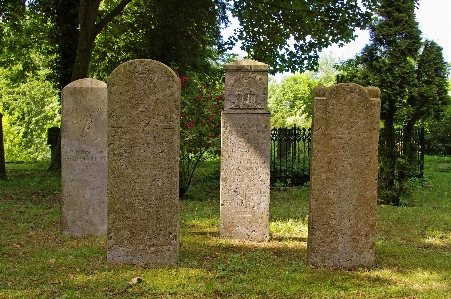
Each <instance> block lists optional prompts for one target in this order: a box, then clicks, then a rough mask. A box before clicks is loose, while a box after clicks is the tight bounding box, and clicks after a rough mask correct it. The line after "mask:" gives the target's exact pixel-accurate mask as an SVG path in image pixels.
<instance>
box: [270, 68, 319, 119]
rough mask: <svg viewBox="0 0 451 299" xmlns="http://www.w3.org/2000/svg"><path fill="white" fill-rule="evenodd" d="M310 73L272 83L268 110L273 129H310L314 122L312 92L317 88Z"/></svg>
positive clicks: (287, 77)
mask: <svg viewBox="0 0 451 299" xmlns="http://www.w3.org/2000/svg"><path fill="white" fill-rule="evenodd" d="M316 84H317V83H316V82H315V80H314V79H313V78H312V76H311V74H310V73H304V74H299V73H298V74H294V75H290V76H286V77H284V78H283V79H282V80H281V82H280V83H270V85H269V91H268V109H269V111H270V112H271V127H272V128H291V127H292V126H293V125H296V126H297V127H301V128H303V127H310V125H311V122H312V90H313V88H314V87H315V86H316Z"/></svg>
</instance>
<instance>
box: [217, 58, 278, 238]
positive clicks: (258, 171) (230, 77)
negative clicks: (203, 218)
mask: <svg viewBox="0 0 451 299" xmlns="http://www.w3.org/2000/svg"><path fill="white" fill-rule="evenodd" d="M224 71H225V84H226V98H225V104H224V111H223V112H222V118H221V180H220V181H221V183H220V186H221V187H220V189H221V191H220V197H221V198H220V205H221V206H220V235H221V237H222V238H231V239H244V240H248V241H257V242H261V241H265V240H267V239H268V238H269V193H270V189H269V184H270V180H269V178H270V177H269V176H270V152H271V150H270V146H271V141H270V138H271V130H270V124H269V118H270V114H269V112H268V109H267V108H268V105H267V100H268V65H266V64H263V63H260V62H257V61H253V60H248V59H245V60H241V61H237V62H232V63H229V64H226V65H225V66H224Z"/></svg>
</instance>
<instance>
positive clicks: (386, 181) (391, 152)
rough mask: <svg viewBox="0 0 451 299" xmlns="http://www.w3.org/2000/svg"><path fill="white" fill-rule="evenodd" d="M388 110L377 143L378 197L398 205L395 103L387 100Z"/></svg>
mask: <svg viewBox="0 0 451 299" xmlns="http://www.w3.org/2000/svg"><path fill="white" fill-rule="evenodd" d="M388 101H389V103H388V106H389V109H388V110H387V112H386V114H385V115H384V116H385V119H384V128H383V130H381V135H380V142H379V156H380V170H379V195H380V198H381V199H382V201H383V202H385V203H387V204H392V205H395V206H398V205H399V194H398V191H397V188H396V160H397V156H398V151H397V148H396V131H395V123H394V118H395V101H394V100H393V99H389V100H388Z"/></svg>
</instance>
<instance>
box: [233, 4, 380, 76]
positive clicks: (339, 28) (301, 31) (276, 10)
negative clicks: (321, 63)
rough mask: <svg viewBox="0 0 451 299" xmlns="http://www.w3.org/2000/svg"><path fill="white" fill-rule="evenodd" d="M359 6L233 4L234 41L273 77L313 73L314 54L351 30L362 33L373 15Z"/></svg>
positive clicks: (349, 34)
mask: <svg viewBox="0 0 451 299" xmlns="http://www.w3.org/2000/svg"><path fill="white" fill-rule="evenodd" d="M358 2H359V1H325V0H317V1H308V0H300V1H288V0H250V1H249V0H237V1H234V2H233V8H232V10H231V12H232V14H233V15H234V16H236V17H237V18H238V20H239V21H240V25H241V27H240V28H239V29H237V30H236V33H237V36H236V38H235V41H237V40H241V41H242V42H243V43H242V46H241V48H242V49H243V50H244V51H246V52H247V53H249V56H250V57H251V58H253V59H255V60H258V61H261V62H265V63H267V64H269V65H270V66H271V67H272V68H271V72H272V73H277V72H286V71H291V72H295V71H304V70H312V69H315V68H316V66H317V63H318V58H319V56H318V51H320V50H322V49H324V48H327V47H328V46H330V45H332V44H333V43H339V44H344V43H347V42H350V41H351V40H353V39H354V38H355V35H354V29H355V28H365V29H366V27H367V25H368V24H369V21H370V18H371V15H372V14H371V13H370V12H369V11H364V10H362V8H361V7H360V6H359V4H358ZM363 2H364V4H365V3H366V4H369V3H368V2H370V1H363Z"/></svg>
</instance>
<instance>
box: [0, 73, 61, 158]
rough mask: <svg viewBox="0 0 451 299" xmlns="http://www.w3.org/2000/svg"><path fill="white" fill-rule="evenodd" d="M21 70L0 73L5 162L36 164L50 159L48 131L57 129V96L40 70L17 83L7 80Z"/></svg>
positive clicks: (0, 108) (0, 109)
mask: <svg viewBox="0 0 451 299" xmlns="http://www.w3.org/2000/svg"><path fill="white" fill-rule="evenodd" d="M20 71H21V66H15V67H12V68H8V69H0V78H1V79H0V99H1V102H0V112H1V113H2V114H3V134H4V143H5V158H6V160H7V161H35V160H45V159H49V157H50V150H49V148H48V146H47V128H50V127H53V126H59V124H60V118H61V117H60V115H59V109H60V105H59V101H58V93H57V91H56V90H55V89H54V88H53V86H52V84H51V83H49V82H47V81H45V76H46V75H47V71H46V70H40V71H37V72H35V73H33V74H26V77H25V78H24V79H23V80H22V81H21V82H19V83H17V82H14V81H13V80H10V79H11V78H13V77H14V73H15V72H20Z"/></svg>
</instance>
